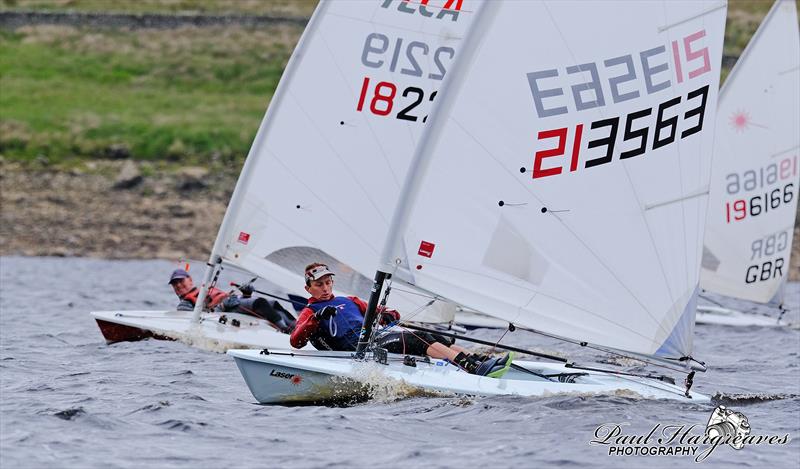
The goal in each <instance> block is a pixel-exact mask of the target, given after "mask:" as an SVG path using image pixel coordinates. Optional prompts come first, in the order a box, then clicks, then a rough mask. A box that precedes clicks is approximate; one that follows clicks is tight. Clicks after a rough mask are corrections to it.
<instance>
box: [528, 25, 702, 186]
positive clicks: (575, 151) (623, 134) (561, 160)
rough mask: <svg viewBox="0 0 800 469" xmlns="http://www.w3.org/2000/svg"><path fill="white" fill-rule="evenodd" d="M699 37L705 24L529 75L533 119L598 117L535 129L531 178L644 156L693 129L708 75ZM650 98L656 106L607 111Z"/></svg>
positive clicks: (699, 117)
mask: <svg viewBox="0 0 800 469" xmlns="http://www.w3.org/2000/svg"><path fill="white" fill-rule="evenodd" d="M706 40H707V38H706V31H705V29H699V30H697V31H695V32H693V33H691V34H688V35H686V36H684V37H681V38H679V39H676V40H672V41H669V42H668V43H665V44H652V46H651V47H648V48H646V49H643V50H631V51H620V53H619V54H618V55H614V56H611V57H608V58H605V59H602V60H597V61H593V62H586V63H577V64H573V65H569V66H566V67H563V68H548V69H542V70H535V71H532V72H529V73H528V74H527V78H528V83H529V85H530V91H531V97H532V98H533V108H534V110H535V112H536V115H537V116H538V117H539V118H542V119H546V118H549V117H555V116H559V115H562V114H568V113H578V115H579V116H580V117H582V116H583V115H585V114H589V113H586V112H585V111H589V110H593V109H594V110H600V111H601V112H600V114H602V115H603V117H602V118H600V119H594V120H590V119H588V118H587V119H581V118H579V119H578V120H577V123H575V124H574V125H571V126H567V127H564V126H560V127H554V128H550V129H544V130H541V131H539V132H538V133H537V135H536V140H537V141H536V151H535V153H534V155H533V171H532V176H533V179H541V178H548V177H554V176H560V177H564V176H566V175H567V174H569V173H573V172H576V171H586V170H591V168H595V167H598V166H601V165H606V164H614V163H615V162H618V161H621V160H625V159H629V158H637V157H639V158H642V157H646V156H643V155H645V153H647V152H648V151H650V150H657V149H659V148H662V147H667V146H669V145H674V144H675V142H676V141H678V140H680V139H685V138H690V137H691V136H692V135H694V134H696V133H698V132H700V131H701V130H702V129H703V125H704V124H705V115H706V104H707V102H708V93H709V85H708V84H707V83H708V77H707V76H704V75H707V74H709V73H712V72H713V70H712V66H711V60H710V57H709V49H708V45H707V44H706ZM717 73H718V72H717ZM693 82H696V83H697V87H696V88H691V91H689V92H687V93H685V94H676V92H675V91H674V89H675V88H676V87H677V85H680V84H684V83H685V84H687V85H688V84H692V83H693ZM682 88H683V89H685V88H684V87H682ZM651 95H652V96H654V97H655V96H657V97H659V98H660V100H659V102H658V104H656V105H648V106H643V107H642V108H639V109H635V110H633V111H631V112H627V113H625V114H621V115H613V114H612V112H613V111H612V112H609V110H608V109H606V108H608V107H610V106H611V105H613V104H619V103H625V102H627V101H630V102H631V103H635V102H636V101H635V100H637V99H640V98H642V97H650V96H651ZM648 102H652V100H651V99H648ZM602 111H606V112H602ZM609 114H612V115H609ZM592 115H595V116H596V115H597V112H595V113H592ZM524 170H525V168H523V169H522V170H521V171H524Z"/></svg>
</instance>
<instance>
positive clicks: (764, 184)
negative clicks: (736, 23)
mask: <svg viewBox="0 0 800 469" xmlns="http://www.w3.org/2000/svg"><path fill="white" fill-rule="evenodd" d="M798 129H800V30H798V24H797V9H796V7H795V2H794V1H793V0H792V1H780V0H779V1H777V2H775V4H774V5H773V7H772V9H771V10H770V11H769V13H768V14H767V16H766V18H764V21H763V22H762V23H761V25H760V26H759V28H758V30H757V31H756V33H755V35H753V38H752V39H751V40H750V43H749V44H748V45H747V48H746V49H745V51H744V52H743V53H742V55H741V57H740V58H739V60H738V61H737V62H736V65H735V66H734V68H733V70H732V71H731V74H730V75H729V76H728V78H727V80H726V81H725V84H724V85H723V87H722V90H721V91H720V97H719V107H718V109H717V124H716V135H717V136H716V141H715V144H714V160H713V170H712V176H711V195H710V197H709V205H708V207H709V208H708V215H707V216H708V218H707V221H706V235H705V245H704V247H703V262H702V270H701V274H700V287H701V288H703V289H704V290H707V291H710V292H713V293H717V294H720V295H725V296H729V297H732V298H738V299H743V300H748V301H753V302H756V303H766V304H770V305H774V306H777V308H778V309H780V310H781V311H783V301H784V291H785V286H786V282H787V279H788V276H789V265H790V264H789V256H790V255H791V252H792V237H793V235H794V223H795V214H796V213H797V200H798V186H800V168H799V167H798V166H799V165H800V161H798V160H800V131H798ZM697 322H698V323H709V324H724V325H739V326H752V325H757V326H780V325H783V322H782V321H780V319H779V318H776V317H771V316H765V315H760V314H753V313H744V312H741V311H736V310H733V309H730V308H723V307H720V306H700V307H699V308H698V314H697Z"/></svg>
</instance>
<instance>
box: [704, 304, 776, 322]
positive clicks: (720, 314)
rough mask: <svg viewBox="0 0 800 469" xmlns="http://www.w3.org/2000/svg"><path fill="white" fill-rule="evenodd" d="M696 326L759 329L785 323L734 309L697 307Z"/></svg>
mask: <svg viewBox="0 0 800 469" xmlns="http://www.w3.org/2000/svg"><path fill="white" fill-rule="evenodd" d="M695 321H696V323H697V324H706V325H716V326H739V327H747V326H761V327H782V326H785V325H786V323H784V322H783V321H779V320H778V318H773V317H770V316H765V315H761V314H754V313H745V312H742V311H737V310H735V309H729V308H723V307H720V306H705V305H701V306H698V307H697V316H696V319H695Z"/></svg>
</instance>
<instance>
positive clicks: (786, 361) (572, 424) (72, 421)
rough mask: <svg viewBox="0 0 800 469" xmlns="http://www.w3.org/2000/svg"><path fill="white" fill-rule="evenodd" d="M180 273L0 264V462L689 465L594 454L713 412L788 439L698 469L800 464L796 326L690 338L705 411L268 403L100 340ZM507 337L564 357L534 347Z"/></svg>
mask: <svg viewBox="0 0 800 469" xmlns="http://www.w3.org/2000/svg"><path fill="white" fill-rule="evenodd" d="M172 268H173V265H172V264H170V263H167V262H162V261H129V262H124V261H103V260H88V259H52V258H2V259H0V275H1V277H0V467H2V468H3V469H9V468H17V467H20V468H27V467H75V468H78V467H79V468H86V467H103V468H106V467H166V468H172V467H175V468H193V469H194V468H205V467H209V468H210V467H329V466H332V467H366V466H368V465H377V466H376V467H418V466H426V467H480V466H483V467H512V466H513V467H533V466H542V465H547V466H558V467H589V466H591V467H620V466H622V467H642V466H644V465H648V466H651V467H695V466H696V463H695V462H694V459H693V458H692V457H690V456H609V455H608V448H606V447H603V446H592V445H590V444H589V442H590V441H591V440H592V439H594V438H595V437H594V433H595V429H596V428H597V427H598V426H599V425H601V424H604V423H619V424H622V425H624V426H623V427H622V428H624V430H625V432H626V433H628V434H647V433H648V432H649V430H650V429H651V428H652V427H653V426H654V425H656V424H659V423H660V424H662V425H665V424H686V425H687V426H688V425H692V424H697V425H700V426H701V427H702V426H705V424H706V422H707V421H708V418H709V416H710V414H711V412H712V411H713V409H714V407H715V405H716V404H720V403H722V404H725V405H727V406H728V407H730V408H731V409H733V410H737V411H740V412H742V413H743V414H745V415H746V416H747V418H748V419H749V423H750V426H751V428H752V432H751V433H752V434H758V435H780V436H782V435H785V434H788V435H789V438H790V439H791V441H790V442H789V443H788V444H786V445H772V446H769V445H760V446H746V447H745V448H744V449H742V450H739V451H737V450H734V449H732V448H730V447H727V446H724V447H720V448H717V449H716V450H715V451H714V452H713V453H712V454H711V455H710V456H709V457H708V458H707V459H706V460H705V461H703V462H702V463H701V465H703V466H711V467H731V466H732V465H734V464H735V465H738V466H742V467H758V468H764V467H770V468H771V467H790V468H798V467H800V405H798V404H800V358H799V357H798V354H800V331H798V330H797V329H787V328H783V329H759V328H726V327H710V326H705V327H703V326H698V328H697V331H696V336H695V350H696V353H695V355H696V356H697V357H700V358H701V359H704V360H706V361H707V362H708V363H709V364H710V366H711V369H710V371H709V372H708V373H705V374H702V375H698V377H697V379H696V380H695V389H696V390H698V391H700V392H703V393H705V394H709V395H716V396H717V398H716V400H715V404H711V405H705V404H692V403H675V402H667V401H648V400H638V399H631V398H625V397H618V396H608V397H580V396H556V397H549V398H535V399H534V398H514V397H499V398H498V397H494V398H459V397H436V398H431V397H407V398H403V399H399V400H388V399H379V400H377V401H371V402H368V403H365V404H360V405H356V406H353V407H349V408H328V407H301V408H288V407H266V406H260V405H256V404H255V403H254V399H253V397H252V396H251V395H250V393H249V391H248V390H247V387H246V386H245V384H244V381H243V380H242V378H241V376H240V375H239V372H238V371H237V369H236V366H235V365H234V363H233V361H232V359H230V358H229V357H227V356H226V355H223V354H217V353H211V352H204V351H200V350H196V349H192V348H189V347H188V346H186V345H184V344H181V343H176V342H160V341H146V342H139V343H123V344H115V345H112V346H108V345H106V344H105V342H104V340H103V338H102V336H101V335H100V332H99V331H98V329H97V327H96V325H95V324H94V321H93V320H92V319H91V318H90V316H89V315H88V312H89V311H91V310H101V309H159V308H166V307H168V306H171V305H173V304H174V298H173V296H172V293H171V291H170V290H169V287H168V286H167V285H166V284H165V282H164V277H165V276H166V275H167V273H168V272H169V271H170V270H171V269H172ZM789 301H790V303H791V305H790V307H791V311H790V312H789V313H787V319H788V320H790V321H794V322H798V321H799V320H800V307H799V306H798V303H800V285H798V284H792V285H791V292H790V295H789ZM726 304H728V305H731V306H735V305H736V303H735V302H733V301H730V300H728V301H727V302H726ZM740 306H742V307H746V308H753V306H752V305H740ZM497 334H498V333H497V332H496V331H489V330H483V331H479V332H478V333H477V335H478V336H480V337H483V338H493V337H494V338H496V337H497ZM509 342H510V343H514V344H517V345H525V346H529V347H535V348H538V349H540V350H547V351H553V350H557V347H556V346H555V345H554V344H553V343H550V342H548V341H546V340H545V339H542V338H539V337H535V336H532V335H517V336H515V337H512V338H510V340H509ZM574 353H575V354H578V355H580V354H585V353H586V352H585V351H576V352H574ZM606 366H611V365H606ZM695 433H697V431H696V432H695ZM703 449H705V447H701V448H700V449H699V451H698V454H699V452H700V451H702V450H703Z"/></svg>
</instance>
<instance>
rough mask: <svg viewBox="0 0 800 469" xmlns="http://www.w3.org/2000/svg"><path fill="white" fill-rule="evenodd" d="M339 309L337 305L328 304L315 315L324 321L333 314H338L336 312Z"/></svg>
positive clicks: (318, 319)
mask: <svg viewBox="0 0 800 469" xmlns="http://www.w3.org/2000/svg"><path fill="white" fill-rule="evenodd" d="M337 311H338V310H337V309H336V307H335V306H326V307H324V308H322V309H321V310H319V311H316V312H315V313H314V317H315V318H317V321H324V320H326V319H330V318H332V317H333V316H336V312H337Z"/></svg>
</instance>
